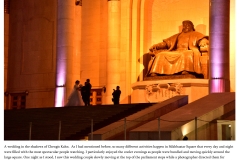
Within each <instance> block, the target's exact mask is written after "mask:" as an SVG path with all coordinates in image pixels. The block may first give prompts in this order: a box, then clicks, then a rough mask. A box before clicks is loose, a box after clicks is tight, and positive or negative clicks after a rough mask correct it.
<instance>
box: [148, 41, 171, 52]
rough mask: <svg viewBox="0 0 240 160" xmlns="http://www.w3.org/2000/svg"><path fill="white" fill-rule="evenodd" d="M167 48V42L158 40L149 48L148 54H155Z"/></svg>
mask: <svg viewBox="0 0 240 160" xmlns="http://www.w3.org/2000/svg"><path fill="white" fill-rule="evenodd" d="M165 49H167V44H166V43H165V42H160V43H157V44H154V45H153V46H152V47H151V48H149V51H150V52H149V54H151V55H155V54H156V53H158V52H159V51H161V50H165Z"/></svg>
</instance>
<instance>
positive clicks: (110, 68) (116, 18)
mask: <svg viewBox="0 0 240 160" xmlns="http://www.w3.org/2000/svg"><path fill="white" fill-rule="evenodd" d="M107 44H108V46H107V47H108V48H107V86H106V88H107V91H106V97H105V98H106V99H105V102H106V103H107V104H112V103H113V102H112V91H113V89H116V86H119V85H120V64H119V62H120V0H108V43H107ZM120 89H121V86H120Z"/></svg>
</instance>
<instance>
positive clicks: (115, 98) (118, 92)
mask: <svg viewBox="0 0 240 160" xmlns="http://www.w3.org/2000/svg"><path fill="white" fill-rule="evenodd" d="M112 95H113V103H114V104H119V100H120V95H121V90H120V87H119V86H117V87H116V90H114V91H113V93H112Z"/></svg>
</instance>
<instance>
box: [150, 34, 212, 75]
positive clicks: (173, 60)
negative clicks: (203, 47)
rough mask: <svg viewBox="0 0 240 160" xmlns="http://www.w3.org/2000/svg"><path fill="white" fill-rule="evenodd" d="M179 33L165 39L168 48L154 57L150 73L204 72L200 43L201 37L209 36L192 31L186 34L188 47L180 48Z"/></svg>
mask: <svg viewBox="0 0 240 160" xmlns="http://www.w3.org/2000/svg"><path fill="white" fill-rule="evenodd" d="M180 34H182V33H179V34H175V35H173V36H171V37H169V38H167V39H164V40H163V41H164V42H165V43H166V44H167V48H168V50H165V51H160V52H159V53H157V54H156V55H155V57H154V60H153V63H152V65H151V66H150V70H149V74H151V73H157V74H165V75H171V74H175V73H179V72H182V71H188V72H195V73H198V74H201V73H202V69H201V65H200V56H201V53H200V51H199V47H198V43H199V41H200V40H201V39H203V38H207V36H205V35H203V34H201V33H199V32H195V31H191V32H188V33H183V34H186V37H185V38H187V39H188V44H187V45H188V48H187V49H178V48H177V43H178V37H179V35H180Z"/></svg>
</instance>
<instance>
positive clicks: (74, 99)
mask: <svg viewBox="0 0 240 160" xmlns="http://www.w3.org/2000/svg"><path fill="white" fill-rule="evenodd" d="M80 90H81V84H80V81H79V80H76V82H75V85H74V87H73V91H72V93H71V94H70V96H69V97H68V102H67V104H66V105H65V106H84V105H85V104H84V102H83V100H82V95H81V92H80Z"/></svg>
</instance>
